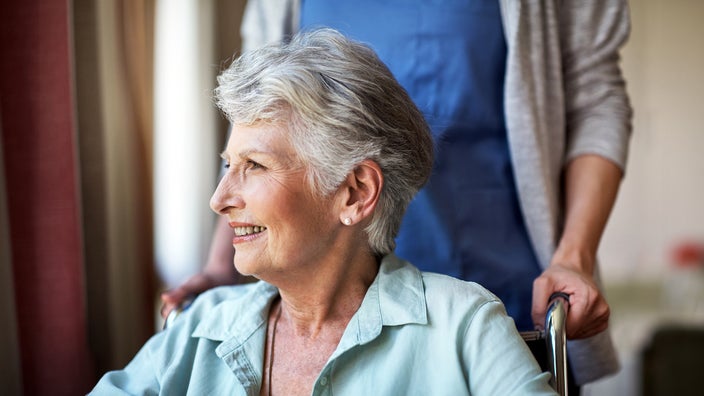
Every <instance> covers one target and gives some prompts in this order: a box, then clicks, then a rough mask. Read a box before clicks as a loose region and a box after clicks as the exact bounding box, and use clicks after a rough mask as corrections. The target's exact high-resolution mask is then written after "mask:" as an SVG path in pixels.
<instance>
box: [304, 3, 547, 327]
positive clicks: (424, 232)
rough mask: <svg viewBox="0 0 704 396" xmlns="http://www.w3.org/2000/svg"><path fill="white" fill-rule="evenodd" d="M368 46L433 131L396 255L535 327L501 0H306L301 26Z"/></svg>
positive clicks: (533, 270)
mask: <svg viewBox="0 0 704 396" xmlns="http://www.w3.org/2000/svg"><path fill="white" fill-rule="evenodd" d="M320 26H329V27H332V28H335V29H337V30H339V31H341V32H343V33H344V34H346V35H348V36H349V37H352V38H354V39H356V40H359V41H362V42H365V43H367V44H369V45H370V46H371V47H372V48H373V49H374V50H375V51H376V52H377V54H378V55H379V57H380V58H381V60H382V61H384V62H385V63H386V64H387V66H388V67H389V68H390V69H391V71H392V72H393V74H394V76H395V77H396V78H397V79H398V81H399V82H400V83H401V85H403V86H404V87H405V88H406V90H407V91H408V93H409V94H410V95H411V97H412V98H413V100H414V101H415V103H416V104H417V105H418V107H419V108H420V110H421V111H422V112H423V114H424V115H425V117H426V120H427V121H428V123H429V124H430V127H431V129H432V133H433V137H434V140H435V145H436V160H435V164H434V168H433V173H432V176H431V178H430V181H429V183H428V184H427V185H426V187H425V188H423V189H422V190H421V191H420V192H419V193H418V195H417V196H416V198H415V199H414V200H413V202H412V203H411V204H410V206H409V208H408V211H407V213H406V215H405V217H404V219H403V222H402V225H401V230H400V232H399V235H398V237H397V239H396V242H397V247H396V254H397V255H398V256H400V257H403V258H406V259H408V260H409V261H411V262H412V263H414V264H415V265H416V266H418V267H419V268H420V269H422V270H425V271H433V272H440V273H445V274H448V275H452V276H455V277H459V278H462V279H466V280H471V281H475V282H478V283H480V284H481V285H483V286H484V287H486V288H488V289H489V290H491V291H492V292H493V293H495V294H496V295H497V296H498V297H499V298H501V300H502V301H503V302H504V304H505V305H506V309H507V311H508V313H509V315H511V316H512V317H513V318H514V320H515V321H516V325H517V327H518V329H519V330H530V329H533V323H532V320H531V317H530V309H531V300H532V284H533V280H534V279H535V278H536V277H537V276H538V275H539V274H540V272H541V270H540V267H539V266H538V263H537V260H536V258H535V253H534V251H533V249H532V247H531V245H530V242H529V239H528V234H527V232H526V228H525V225H524V223H523V217H522V215H521V210H520V207H519V204H518V196H517V192H516V187H515V182H514V177H513V170H512V167H511V158H510V153H509V150H508V142H507V135H506V126H505V120H504V106H503V92H504V89H503V86H504V72H505V69H506V43H505V40H504V35H503V27H502V24H501V13H500V9H499V4H498V1H497V0H469V1H467V0H464V1H462V0H354V1H330V0H303V5H302V9H301V28H302V29H307V28H315V27H320Z"/></svg>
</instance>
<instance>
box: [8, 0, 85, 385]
mask: <svg viewBox="0 0 704 396" xmlns="http://www.w3.org/2000/svg"><path fill="white" fill-rule="evenodd" d="M69 6H70V2H69V1H66V0H65V1H42V0H23V1H6V2H2V5H1V6H0V46H1V47H0V49H1V50H0V54H1V56H0V96H1V97H0V111H1V112H2V113H1V117H2V139H3V145H2V146H3V150H4V161H5V164H4V168H5V173H6V175H5V176H6V177H5V180H6V186H5V187H6V190H7V209H8V212H9V230H10V243H11V246H12V258H11V259H12V271H13V273H14V286H15V299H16V312H17V327H18V338H19V352H20V360H21V371H22V377H23V378H22V386H23V389H24V392H25V394H27V395H78V394H85V393H86V392H87V391H89V390H90V389H91V387H92V386H93V384H94V383H95V378H94V374H93V368H92V363H91V357H90V353H89V350H88V345H87V341H86V321H85V314H84V304H85V301H84V294H83V290H84V288H83V274H82V262H83V259H82V247H81V230H80V221H79V218H80V213H79V212H80V204H79V196H80V194H79V191H78V188H77V186H78V180H77V163H76V144H75V125H74V111H73V109H74V107H73V96H72V83H71V81H72V75H71V68H72V63H71V56H70V54H71V47H70V44H69V43H70V42H71V41H70V33H69V32H70V29H69V21H70V18H69Z"/></svg>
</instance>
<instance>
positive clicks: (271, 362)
mask: <svg viewBox="0 0 704 396" xmlns="http://www.w3.org/2000/svg"><path fill="white" fill-rule="evenodd" d="M282 305H283V303H282V302H281V301H279V308H278V310H277V311H276V316H275V317H274V323H273V324H272V326H271V327H272V329H271V343H270V344H269V367H268V373H267V382H268V386H267V388H268V395H269V396H271V371H272V370H273V368H274V340H275V339H276V326H277V325H278V324H279V319H280V318H281V306H282Z"/></svg>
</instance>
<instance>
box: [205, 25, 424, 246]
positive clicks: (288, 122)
mask: <svg viewBox="0 0 704 396" xmlns="http://www.w3.org/2000/svg"><path fill="white" fill-rule="evenodd" d="M218 83H219V86H218V88H216V90H215V95H216V101H217V105H218V107H220V109H221V110H222V111H223V112H224V113H225V115H226V116H227V117H228V119H229V120H230V122H232V123H233V124H236V125H251V124H254V123H257V122H272V123H280V124H282V125H284V126H286V127H287V128H288V133H289V139H290V143H291V144H292V145H293V147H294V149H295V150H296V152H297V153H298V155H299V156H300V158H301V160H302V161H303V162H304V163H305V164H307V173H306V175H307V182H308V183H310V187H311V189H312V190H313V191H317V192H319V193H321V194H324V195H327V194H331V193H333V192H334V191H335V190H336V189H337V188H338V187H339V186H340V184H341V183H342V182H343V181H344V179H345V178H346V177H347V175H348V174H349V172H350V171H352V170H353V169H354V168H355V167H356V166H357V165H358V164H360V163H361V162H362V161H363V160H365V159H371V160H373V161H374V162H376V163H377V164H378V165H379V167H380V168H381V171H382V173H383V175H384V184H383V187H382V190H381V193H380V198H379V203H378V204H377V208H376V210H375V212H374V214H373V216H372V220H371V223H370V224H369V225H368V226H367V228H366V232H367V234H368V235H369V245H370V248H371V250H372V252H373V253H374V254H376V255H384V254H388V253H390V252H392V251H393V249H394V248H395V242H394V238H395V236H396V234H397V233H398V230H399V227H400V225H401V219H402V217H403V214H404V212H405V211H406V208H407V206H408V204H409V203H410V201H411V200H412V199H413V196H414V195H415V194H416V192H418V190H419V189H420V188H421V187H422V186H423V185H424V184H425V182H426V181H427V180H428V177H429V176H430V172H431V168H432V162H433V142H432V138H431V135H430V132H429V128H428V125H427V123H426V122H425V119H424V118H423V115H422V114H421V112H420V111H419V110H418V108H417V107H416V106H415V104H414V103H413V101H412V100H411V98H410V97H409V96H408V94H407V93H406V91H405V90H404V89H403V88H402V87H401V85H400V84H399V83H398V82H397V81H396V80H395V79H394V77H393V75H392V74H391V72H390V71H389V69H388V68H387V67H386V66H385V65H384V64H383V63H382V62H381V60H379V58H378V57H377V56H376V54H375V53H374V51H373V50H372V49H371V48H369V47H367V46H366V45H364V44H361V43H358V42H355V41H353V40H350V39H348V38H346V37H344V36H343V35H342V34H340V33H338V32H337V31H335V30H332V29H319V30H314V31H310V32H302V33H299V34H297V35H295V36H294V37H293V38H292V39H291V41H290V42H289V43H287V44H283V45H269V46H266V47H263V48H261V49H257V50H253V51H249V52H246V53H244V54H243V55H242V56H240V57H239V58H238V59H237V60H235V61H234V62H233V64H232V65H231V66H230V67H229V68H228V69H227V70H225V71H224V72H223V73H222V74H221V75H220V76H219V77H218Z"/></svg>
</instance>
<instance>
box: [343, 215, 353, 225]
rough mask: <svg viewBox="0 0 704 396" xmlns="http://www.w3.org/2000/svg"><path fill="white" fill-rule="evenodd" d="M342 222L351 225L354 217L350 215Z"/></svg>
mask: <svg viewBox="0 0 704 396" xmlns="http://www.w3.org/2000/svg"><path fill="white" fill-rule="evenodd" d="M342 223H344V224H345V225H351V224H352V219H350V218H349V217H345V219H344V220H342Z"/></svg>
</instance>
